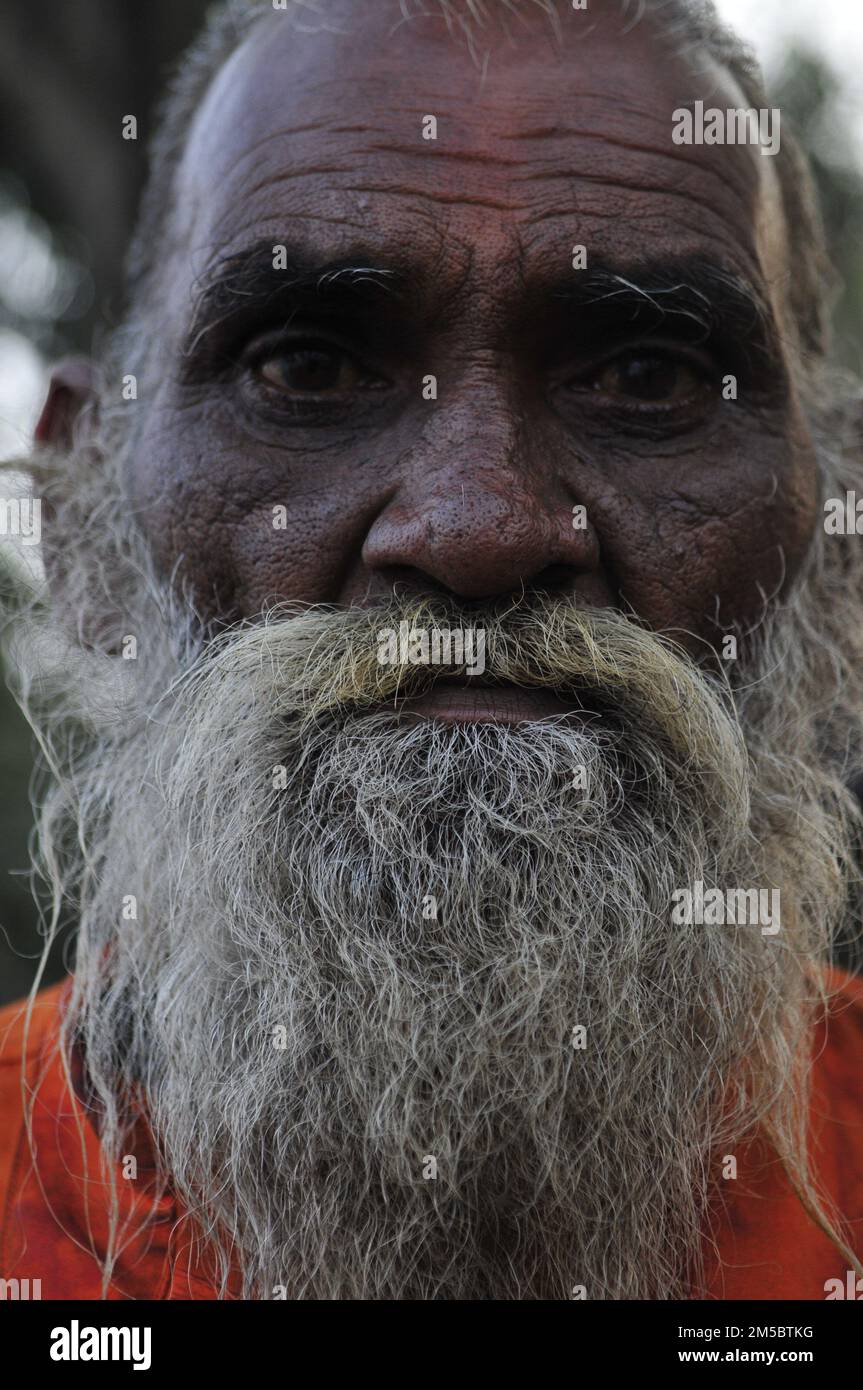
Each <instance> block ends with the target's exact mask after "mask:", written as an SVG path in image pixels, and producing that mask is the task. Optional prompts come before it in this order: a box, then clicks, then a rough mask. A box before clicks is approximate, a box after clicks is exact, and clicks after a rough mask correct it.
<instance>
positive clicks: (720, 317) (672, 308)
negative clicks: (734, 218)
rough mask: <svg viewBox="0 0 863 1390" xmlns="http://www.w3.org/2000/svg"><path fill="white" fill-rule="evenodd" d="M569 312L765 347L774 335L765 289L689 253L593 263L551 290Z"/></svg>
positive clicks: (592, 319)
mask: <svg viewBox="0 0 863 1390" xmlns="http://www.w3.org/2000/svg"><path fill="white" fill-rule="evenodd" d="M554 298H555V300H556V301H558V302H559V303H561V304H562V305H564V306H566V307H567V308H568V309H569V310H571V311H585V313H586V316H587V317H588V319H589V320H590V322H591V323H595V322H596V320H597V318H600V317H601V318H602V319H604V320H606V321H608V322H611V321H613V322H614V324H615V326H617V327H618V328H625V325H626V322H627V320H631V321H632V324H633V327H636V326H637V328H638V331H639V332H644V331H645V328H646V327H648V326H653V327H655V330H656V331H659V330H663V331H668V330H675V331H679V332H681V333H683V334H685V335H686V336H687V337H691V338H692V340H693V341H695V342H698V341H704V342H706V341H708V340H709V339H710V338H712V337H715V336H716V335H717V334H718V333H721V334H723V335H729V336H737V337H738V338H740V339H742V340H744V341H746V342H747V343H748V344H749V345H750V346H751V347H757V346H759V345H760V346H761V347H763V348H765V349H768V348H769V347H770V345H771V343H772V341H773V339H774V337H775V332H776V327H775V322H774V317H773V313H772V311H771V308H770V305H769V302H768V300H767V298H766V296H765V295H764V293H763V292H762V291H761V290H759V289H758V288H756V286H754V285H753V284H751V283H750V282H749V281H748V280H746V279H744V278H743V277H742V276H739V275H737V274H736V273H734V272H733V271H731V270H729V269H727V268H726V267H724V266H722V265H721V264H719V263H718V262H716V261H713V260H709V259H707V258H706V257H702V256H690V257H684V258H681V259H679V260H678V259H675V260H668V261H649V262H646V263H644V264H640V265H630V266H626V267H614V266H611V265H608V264H603V263H600V262H595V263H594V264H593V265H592V266H591V268H590V269H586V270H584V271H581V272H576V273H574V274H573V276H572V277H571V279H570V280H569V281H568V283H566V284H565V285H562V286H561V287H560V288H559V289H558V290H556V291H555V294H554Z"/></svg>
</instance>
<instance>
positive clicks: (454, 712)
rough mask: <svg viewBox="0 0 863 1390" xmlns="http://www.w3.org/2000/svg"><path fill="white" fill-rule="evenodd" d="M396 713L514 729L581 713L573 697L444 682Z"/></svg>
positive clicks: (504, 686) (411, 699) (405, 703)
mask: <svg viewBox="0 0 863 1390" xmlns="http://www.w3.org/2000/svg"><path fill="white" fill-rule="evenodd" d="M399 713H400V714H407V715H415V716H416V717H417V718H420V719H440V720H442V721H443V722H444V723H447V724H472V723H477V724H513V725H514V724H528V723H534V722H536V721H537V720H540V719H563V718H566V717H568V716H569V717H572V716H576V717H577V716H579V715H581V714H582V713H583V712H582V710H581V707H580V705H579V702H578V700H577V699H576V698H575V697H573V698H572V699H571V700H569V701H567V700H565V699H564V698H563V697H562V696H560V695H558V694H557V693H556V692H555V691H553V690H542V689H538V690H537V689H525V688H524V687H523V686H519V685H509V684H500V685H480V684H477V685H471V684H468V683H462V682H458V683H456V682H452V681H446V680H444V681H439V682H438V684H437V685H435V686H434V687H433V688H432V689H431V690H429V691H427V692H426V693H425V694H424V695H418V696H413V697H409V698H408V699H407V700H405V701H403V702H402V704H400V706H399Z"/></svg>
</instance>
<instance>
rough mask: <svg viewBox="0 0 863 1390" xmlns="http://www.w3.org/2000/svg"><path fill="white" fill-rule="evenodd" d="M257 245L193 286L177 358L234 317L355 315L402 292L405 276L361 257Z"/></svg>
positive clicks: (192, 351)
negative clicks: (312, 313)
mask: <svg viewBox="0 0 863 1390" xmlns="http://www.w3.org/2000/svg"><path fill="white" fill-rule="evenodd" d="M282 245H284V247H285V250H284V254H283V256H282V257H281V259H280V261H279V263H278V268H277V263H276V251H277V247H278V246H279V243H272V242H260V243H257V244H256V245H254V246H252V247H249V248H248V249H246V250H245V251H242V252H240V253H238V254H237V255H233V256H229V257H225V258H224V259H223V260H221V261H219V262H217V263H216V265H215V266H213V267H212V268H211V269H210V270H208V271H207V272H206V273H205V274H204V276H202V277H201V278H200V279H199V280H198V281H197V282H196V284H195V287H194V290H193V309H192V317H191V322H190V325H189V328H188V330H187V332H186V335H185V338H184V341H183V347H182V354H183V356H184V357H186V358H192V357H194V356H195V354H196V353H197V351H198V349H199V347H200V345H201V342H202V340H203V339H205V338H206V337H208V336H209V335H211V334H213V333H214V332H216V331H217V330H218V328H219V327H220V326H222V325H224V324H227V323H229V322H233V321H235V320H236V319H238V318H243V319H245V318H246V317H255V316H260V315H261V314H262V313H284V314H285V316H286V317H287V316H289V315H290V314H291V313H292V312H296V310H297V309H299V308H305V309H307V310H308V309H310V308H312V307H315V308H316V309H318V310H319V311H323V310H327V311H329V312H335V311H338V310H342V311H348V310H349V309H354V310H356V309H357V308H359V307H360V306H361V305H368V304H369V302H370V301H371V302H373V301H375V300H378V301H379V300H380V298H381V296H383V295H386V296H389V297H392V296H393V295H396V294H398V293H400V292H401V290H402V288H403V283H404V278H405V277H404V273H403V272H402V271H401V270H399V269H397V268H395V267H392V266H375V265H372V264H370V260H367V259H366V258H365V257H357V256H354V257H350V258H345V259H338V260H325V261H320V260H318V259H317V258H315V257H314V256H312V255H309V253H308V252H307V251H304V250H302V249H300V248H297V247H291V246H288V245H285V244H284V243H282Z"/></svg>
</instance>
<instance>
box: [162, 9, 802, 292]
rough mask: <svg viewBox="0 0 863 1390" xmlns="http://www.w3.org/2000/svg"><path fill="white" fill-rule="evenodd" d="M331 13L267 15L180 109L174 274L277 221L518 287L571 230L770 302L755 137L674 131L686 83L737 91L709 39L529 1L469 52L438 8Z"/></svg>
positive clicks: (776, 252) (573, 236)
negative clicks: (324, 16)
mask: <svg viewBox="0 0 863 1390" xmlns="http://www.w3.org/2000/svg"><path fill="white" fill-rule="evenodd" d="M328 15H329V19H328V20H327V22H324V21H323V20H319V21H317V27H314V25H313V24H310V25H309V26H308V27H307V28H303V29H298V28H297V27H296V26H295V25H294V23H293V22H292V21H291V22H289V21H288V20H287V19H286V17H285V15H284V12H280V11H279V12H273V13H272V14H270V15H267V16H266V17H265V18H264V19H262V20H261V22H260V23H259V25H258V26H257V27H256V28H255V29H254V30H253V31H252V33H251V34H250V35H249V37H248V38H247V39H246V41H245V42H244V43H243V44H242V46H241V47H240V49H239V50H238V51H237V52H236V53H235V54H234V55H233V57H232V58H231V59H230V60H229V62H228V63H227V64H226V66H225V67H224V68H223V70H222V71H221V73H220V74H219V75H218V77H217V78H216V80H215V82H214V84H213V86H212V87H211V89H210V91H209V93H208V94H207V96H206V98H205V100H204V102H203V104H202V106H201V108H200V110H199V112H198V113H197V116H196V118H195V120H194V123H193V126H192V130H191V133H190V137H189V140H188V143H187V147H186V151H185V155H184V158H183V161H182V165H181V171H180V180H179V185H178V206H177V213H178V216H179V219H180V222H179V227H180V238H179V243H178V244H179V246H180V247H181V248H182V249H183V254H184V255H186V256H187V262H188V263H187V270H188V273H189V275H190V276H191V278H192V279H194V278H196V277H197V276H199V275H201V274H203V273H205V272H206V271H207V269H208V267H209V266H210V265H211V264H213V263H214V262H216V261H218V260H219V259H221V258H223V257H226V256H230V255H234V254H238V253H239V252H240V251H241V250H243V249H244V248H245V247H246V246H247V245H251V244H262V243H266V242H267V240H268V239H271V240H272V241H273V243H274V244H277V243H281V242H283V241H285V240H286V239H287V238H288V237H290V238H291V239H292V240H293V241H296V240H299V241H301V242H303V243H307V244H308V246H309V248H310V249H313V250H314V252H315V253H316V254H318V255H320V257H321V258H322V259H327V258H328V257H332V258H333V259H338V258H339V257H341V256H345V255H348V254H352V253H359V254H367V255H369V256H372V255H373V256H374V257H375V258H376V261H377V262H379V263H381V264H386V265H398V266H403V267H404V268H405V269H406V270H407V271H408V272H409V273H411V274H413V275H414V276H415V277H416V279H417V283H419V281H420V280H421V279H423V278H429V277H432V278H433V279H434V281H435V286H436V289H438V290H439V291H442V292H445V293H446V292H449V291H450V290H452V291H453V292H455V291H456V289H457V287H459V286H463V285H464V284H465V282H466V281H467V280H468V279H472V280H475V282H476V284H477V285H478V286H481V285H482V284H483V283H488V284H489V285H490V284H491V283H492V280H493V282H494V284H495V285H496V286H497V287H498V288H499V289H500V291H501V293H505V292H512V293H513V294H515V293H516V292H517V289H518V287H519V286H523V285H524V283H525V281H526V280H528V281H529V280H532V279H534V278H535V279H537V280H538V281H541V280H543V279H546V278H554V277H556V276H557V275H558V274H559V270H560V266H561V264H562V262H563V261H564V260H566V261H569V259H570V258H571V256H572V248H573V246H574V245H584V246H585V247H586V249H587V252H588V255H590V254H593V255H594V256H595V257H597V258H598V259H599V260H601V261H603V262H607V263H610V264H612V265H620V266H621V267H626V266H628V265H631V264H634V263H638V262H644V261H652V260H657V261H661V260H668V258H669V255H670V254H672V253H673V254H674V255H677V256H680V257H686V256H698V257H708V258H710V259H712V260H714V261H715V262H717V263H718V264H719V265H720V266H722V267H723V268H727V269H728V270H729V271H731V272H734V273H737V274H739V275H741V276H744V277H746V278H747V279H749V280H750V281H753V280H756V281H758V284H759V289H761V290H762V291H763V292H764V293H765V295H766V297H767V298H768V299H772V300H773V302H774V310H775V311H776V312H777V314H778V316H779V317H783V309H782V305H781V302H780V301H781V300H782V298H783V296H782V295H781V287H782V285H783V284H784V282H785V279H786V274H787V270H786V265H787V258H786V250H785V237H784V226H783V217H782V211H781V199H780V194H779V184H778V179H777V178H776V176H775V171H774V167H773V164H774V160H773V158H771V157H765V156H764V155H763V154H762V153H761V152H760V150H759V149H758V147H757V146H755V145H753V144H723V145H707V144H679V143H676V142H675V140H674V138H673V132H674V128H675V124H676V120H675V112H679V111H680V110H681V109H683V108H686V107H687V106H688V107H689V108H690V109H692V106H693V103H695V102H697V101H701V102H704V103H705V107H707V108H709V109H720V110H722V111H723V112H724V111H726V110H730V109H734V108H743V107H746V105H747V102H746V100H745V98H744V96H743V93H742V92H741V91H740V89H739V87H738V86H737V85H736V83H735V82H734V80H733V79H732V77H731V76H730V74H728V73H727V72H726V71H724V70H723V69H721V68H720V67H718V66H717V65H716V63H714V62H713V60H712V59H711V58H709V57H708V56H707V55H706V54H703V53H700V54H693V53H691V52H690V53H689V54H688V55H686V56H684V55H681V54H678V53H677V52H675V51H674V49H673V48H672V47H671V45H670V43H669V41H668V40H667V38H665V37H664V36H663V35H662V34H661V32H660V31H659V30H658V29H657V28H656V27H655V24H654V21H653V20H652V19H651V18H650V17H647V18H645V19H643V20H642V21H641V22H640V23H638V24H636V25H635V26H632V27H630V28H629V29H628V30H627V29H626V28H625V26H624V24H623V22H622V20H621V17H620V15H619V14H618V12H617V7H616V6H608V7H606V8H605V10H604V11H603V15H602V17H600V18H597V17H596V15H595V14H594V13H593V12H589V13H588V12H584V11H576V10H566V9H563V10H562V11H561V25H560V30H559V40H558V41H556V40H555V37H554V33H553V30H552V27H551V25H550V23H549V20H548V17H547V16H546V15H544V14H542V13H541V12H539V11H537V12H536V13H534V14H532V15H531V14H530V13H529V12H526V16H525V18H524V19H523V20H522V22H515V21H513V22H512V23H511V24H510V25H509V33H508V34H507V33H505V32H504V31H503V30H502V29H501V28H499V27H498V26H496V25H494V26H491V27H490V28H488V29H487V30H484V31H483V33H482V35H481V43H480V61H479V62H478V61H476V59H475V57H472V55H471V54H470V52H469V51H468V49H467V46H466V45H465V44H464V42H463V41H459V40H458V39H457V38H456V37H454V36H453V35H452V34H451V33H450V32H449V31H448V29H447V26H446V24H445V22H444V21H443V19H442V18H441V17H440V16H434V17H432V16H429V17H425V18H416V19H412V20H410V21H407V22H406V21H404V20H403V19H402V17H401V12H400V7H399V6H398V4H395V3H394V4H392V5H389V4H384V3H381V4H376V5H370V6H368V7H366V9H365V10H364V12H363V13H362V15H361V17H357V10H356V7H352V12H351V13H349V12H348V11H347V10H343V9H341V8H340V7H338V6H337V7H336V9H335V10H333V11H328ZM340 16H341V17H340ZM677 124H679V122H677ZM175 244H177V243H175ZM483 277H485V282H484V280H483Z"/></svg>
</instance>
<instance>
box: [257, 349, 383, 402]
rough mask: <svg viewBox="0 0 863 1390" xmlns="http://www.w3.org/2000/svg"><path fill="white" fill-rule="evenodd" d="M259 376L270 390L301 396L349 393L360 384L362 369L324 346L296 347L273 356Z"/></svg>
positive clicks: (261, 367) (261, 369) (339, 350)
mask: <svg viewBox="0 0 863 1390" xmlns="http://www.w3.org/2000/svg"><path fill="white" fill-rule="evenodd" d="M258 374H259V376H261V377H262V378H263V380H264V381H266V382H268V383H269V384H270V386H275V387H276V388H277V389H278V390H280V391H291V392H296V394H298V395H321V394H323V393H324V392H327V391H350V390H352V389H353V388H354V387H356V386H357V385H358V383H359V382H360V380H361V373H360V371H359V369H358V368H357V366H356V364H355V363H354V362H353V361H352V359H351V358H350V357H348V355H347V354H346V353H344V352H342V351H341V349H339V348H335V347H333V348H331V347H324V346H321V347H297V348H291V349H290V350H289V351H283V352H279V353H277V354H274V355H273V356H272V357H267V358H266V359H265V360H264V361H262V362H261V363H260V364H259V366H258Z"/></svg>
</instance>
